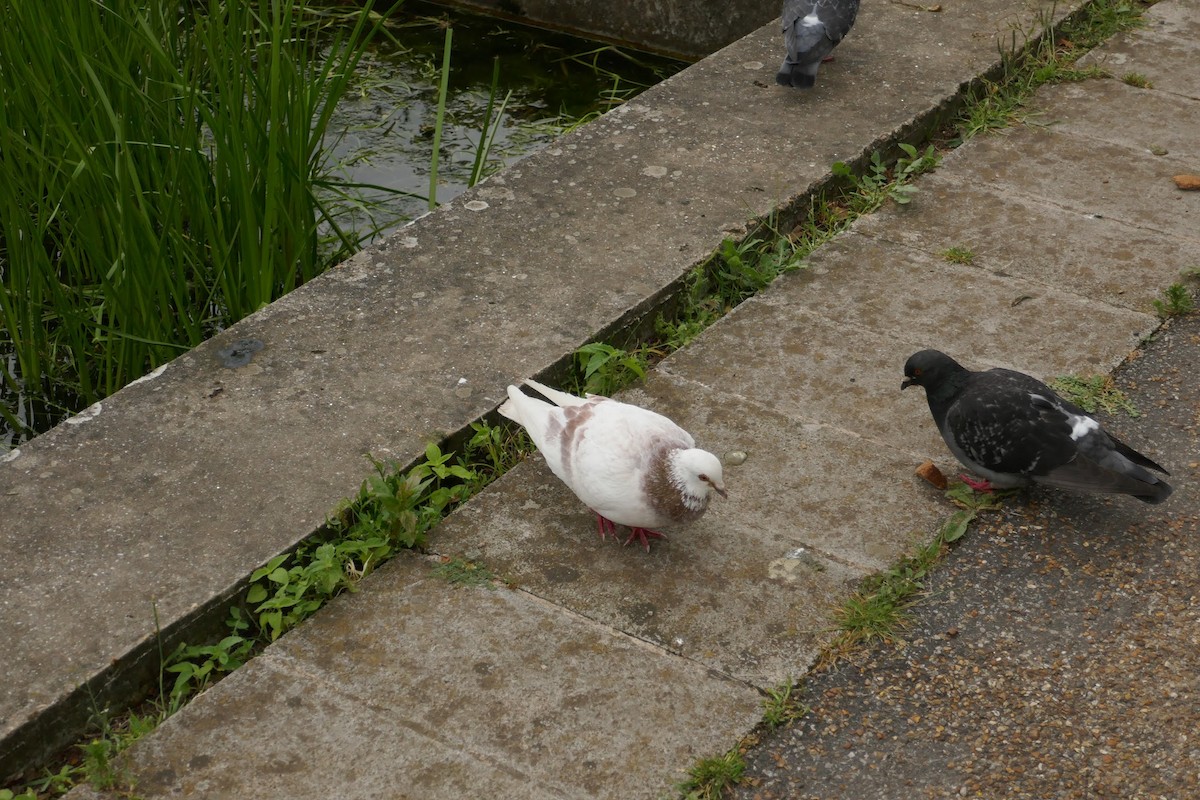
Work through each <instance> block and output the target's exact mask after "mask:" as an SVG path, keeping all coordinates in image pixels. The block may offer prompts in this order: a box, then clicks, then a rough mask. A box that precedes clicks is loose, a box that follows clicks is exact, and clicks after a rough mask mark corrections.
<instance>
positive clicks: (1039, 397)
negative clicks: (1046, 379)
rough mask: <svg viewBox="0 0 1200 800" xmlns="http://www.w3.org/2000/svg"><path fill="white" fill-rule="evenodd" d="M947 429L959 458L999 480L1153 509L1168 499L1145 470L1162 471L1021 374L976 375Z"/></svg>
mask: <svg viewBox="0 0 1200 800" xmlns="http://www.w3.org/2000/svg"><path fill="white" fill-rule="evenodd" d="M947 427H948V428H949V429H950V430H951V432H952V433H953V435H954V436H955V440H956V441H957V443H958V446H959V447H960V448H961V449H962V450H963V452H964V453H966V454H967V455H968V456H969V457H970V458H971V459H973V460H974V461H975V462H976V463H977V464H979V465H981V466H983V467H986V468H987V469H990V470H992V471H994V472H996V473H1002V474H1016V475H1022V476H1025V477H1027V478H1031V479H1033V480H1034V481H1036V482H1038V483H1041V484H1045V485H1046V486H1054V487H1057V488H1060V489H1075V490H1079V491H1087V492H1104V493H1117V494H1128V495H1133V496H1134V497H1138V498H1140V499H1142V500H1146V501H1148V502H1155V503H1157V502H1161V501H1162V500H1165V499H1166V498H1167V496H1168V495H1170V494H1171V487H1170V486H1168V485H1167V484H1166V483H1164V482H1163V481H1161V480H1160V479H1158V478H1157V477H1155V476H1154V475H1152V474H1151V473H1150V472H1149V471H1148V469H1147V468H1149V469H1158V470H1162V468H1161V467H1159V466H1158V465H1157V464H1155V463H1154V462H1153V461H1151V460H1150V459H1148V458H1146V457H1145V456H1143V455H1141V454H1140V453H1138V452H1137V451H1135V450H1133V449H1132V448H1130V447H1128V446H1127V445H1125V444H1124V443H1122V442H1120V441H1118V440H1116V439H1114V438H1113V437H1112V436H1110V435H1109V434H1108V433H1107V432H1106V431H1105V430H1104V429H1103V428H1102V427H1101V426H1100V423H1099V422H1097V421H1096V420H1095V419H1094V418H1093V417H1092V416H1090V415H1089V414H1088V413H1087V412H1086V411H1084V410H1083V409H1081V408H1079V407H1078V406H1076V405H1075V404H1074V403H1071V402H1069V401H1067V400H1064V399H1063V398H1061V397H1059V396H1058V395H1057V394H1055V393H1054V391H1053V390H1052V389H1050V387H1048V386H1046V384H1044V383H1042V382H1041V381H1039V380H1037V379H1036V378H1032V377H1030V376H1028V375H1024V374H1022V373H1019V372H1012V371H1010V370H1000V369H994V370H989V371H988V372H981V373H975V374H974V375H973V376H972V380H971V382H970V383H969V384H968V386H967V389H966V391H964V392H963V393H962V395H961V396H960V397H959V400H958V402H957V403H955V404H954V406H952V407H951V409H950V412H949V413H948V414H947Z"/></svg>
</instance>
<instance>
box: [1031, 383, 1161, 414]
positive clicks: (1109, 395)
mask: <svg viewBox="0 0 1200 800" xmlns="http://www.w3.org/2000/svg"><path fill="white" fill-rule="evenodd" d="M1049 383H1050V388H1052V389H1054V391H1056V392H1058V393H1059V394H1060V395H1062V396H1063V397H1065V398H1066V399H1067V400H1070V401H1071V402H1072V403H1074V404H1075V405H1077V406H1079V407H1080V408H1082V409H1083V410H1084V411H1087V412H1088V413H1095V412H1096V411H1106V412H1108V413H1109V414H1115V413H1116V412H1118V411H1123V412H1125V413H1126V414H1128V415H1129V416H1131V417H1139V416H1141V414H1140V413H1139V412H1138V410H1137V409H1136V408H1134V406H1133V402H1132V401H1131V400H1130V399H1129V396H1128V395H1126V394H1125V393H1124V392H1122V391H1121V390H1120V389H1118V388H1116V386H1114V385H1113V379H1112V376H1111V375H1060V376H1058V377H1057V378H1053V379H1052V380H1050V382H1049Z"/></svg>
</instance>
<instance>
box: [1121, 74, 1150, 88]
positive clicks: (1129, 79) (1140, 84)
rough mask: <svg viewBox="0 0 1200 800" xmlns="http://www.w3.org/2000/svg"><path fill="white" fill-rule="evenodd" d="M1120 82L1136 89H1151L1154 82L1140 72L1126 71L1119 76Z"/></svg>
mask: <svg viewBox="0 0 1200 800" xmlns="http://www.w3.org/2000/svg"><path fill="white" fill-rule="evenodd" d="M1121 82H1122V83H1125V84H1128V85H1129V86H1134V87H1136V88H1138V89H1153V88H1154V84H1153V83H1151V82H1150V79H1149V78H1147V77H1146V76H1145V75H1143V74H1142V73H1140V72H1126V73H1125V74H1124V75H1122V76H1121Z"/></svg>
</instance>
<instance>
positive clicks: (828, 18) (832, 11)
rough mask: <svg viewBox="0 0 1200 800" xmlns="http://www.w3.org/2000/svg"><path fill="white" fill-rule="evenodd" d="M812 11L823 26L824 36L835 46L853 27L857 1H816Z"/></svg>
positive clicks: (856, 14)
mask: <svg viewBox="0 0 1200 800" xmlns="http://www.w3.org/2000/svg"><path fill="white" fill-rule="evenodd" d="M814 10H815V12H816V15H817V18H818V19H820V20H821V23H822V24H823V25H824V26H825V35H826V36H828V37H829V39H830V40H831V41H832V42H833V43H834V44H835V45H836V44H837V43H838V42H840V41H841V40H842V39H844V38H845V37H846V34H848V33H849V32H850V28H852V27H853V26H854V18H855V17H856V16H858V0H816V3H815V4H814Z"/></svg>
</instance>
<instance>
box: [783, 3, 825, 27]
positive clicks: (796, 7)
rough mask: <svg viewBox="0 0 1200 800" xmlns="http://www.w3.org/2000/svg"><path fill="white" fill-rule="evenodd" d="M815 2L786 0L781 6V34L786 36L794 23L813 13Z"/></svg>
mask: <svg viewBox="0 0 1200 800" xmlns="http://www.w3.org/2000/svg"><path fill="white" fill-rule="evenodd" d="M816 5H817V0H787V2H785V3H784V4H783V16H782V22H783V32H784V35H786V34H787V32H788V31H790V30H791V29H792V28H793V27H795V25H796V23H797V22H799V21H800V20H802V19H804V18H805V17H807V16H808V15H809V14H811V13H813V10H814V9H815V8H816Z"/></svg>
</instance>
